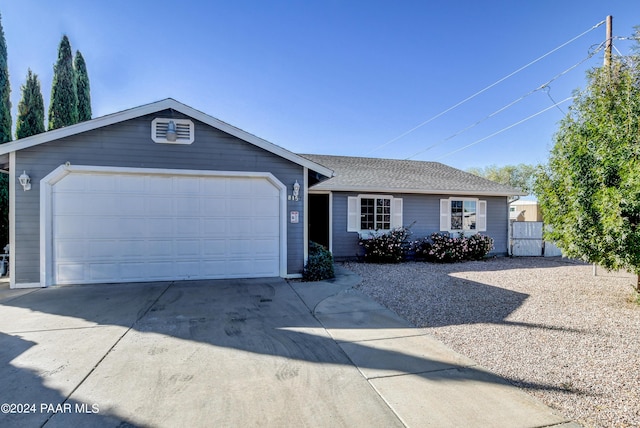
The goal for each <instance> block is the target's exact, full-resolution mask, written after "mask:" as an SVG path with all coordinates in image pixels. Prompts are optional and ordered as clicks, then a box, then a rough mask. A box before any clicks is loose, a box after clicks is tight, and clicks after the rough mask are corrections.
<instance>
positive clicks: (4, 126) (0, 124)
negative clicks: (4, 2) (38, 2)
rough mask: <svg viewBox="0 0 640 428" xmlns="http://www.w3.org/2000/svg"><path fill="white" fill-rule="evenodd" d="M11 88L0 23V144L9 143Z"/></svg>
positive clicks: (5, 44)
mask: <svg viewBox="0 0 640 428" xmlns="http://www.w3.org/2000/svg"><path fill="white" fill-rule="evenodd" d="M10 95H11V87H10V85H9V65H8V63H7V43H6V41H5V39H4V29H3V28H2V22H0V143H6V142H7V141H11V99H10Z"/></svg>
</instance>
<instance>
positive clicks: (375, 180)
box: [300, 154, 526, 196]
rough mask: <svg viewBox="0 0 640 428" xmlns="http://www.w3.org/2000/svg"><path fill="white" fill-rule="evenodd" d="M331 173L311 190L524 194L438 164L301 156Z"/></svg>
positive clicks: (311, 155)
mask: <svg viewBox="0 0 640 428" xmlns="http://www.w3.org/2000/svg"><path fill="white" fill-rule="evenodd" d="M300 156H303V157H305V158H307V159H309V160H311V161H312V162H315V163H319V164H320V165H323V166H325V167H327V168H330V169H332V170H333V171H334V173H335V176H334V177H332V178H330V179H329V180H326V181H323V182H321V183H318V184H316V185H315V186H313V187H312V189H313V190H331V191H359V192H385V193H391V192H392V193H423V194H455V195H463V194H464V195H484V196H491V195H495V196H515V195H522V196H524V195H526V194H525V193H523V192H522V191H521V190H519V189H515V188H513V187H511V186H506V185H504V184H499V183H495V182H493V181H490V180H486V179H484V178H481V177H478V176H476V175H473V174H470V173H467V172H464V171H462V170H459V169H456V168H453V167H450V166H447V165H444V164H442V163H439V162H425V161H412V160H399V159H379V158H364V157H350V156H330V155H313V154H301V155H300Z"/></svg>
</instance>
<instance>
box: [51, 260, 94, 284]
mask: <svg viewBox="0 0 640 428" xmlns="http://www.w3.org/2000/svg"><path fill="white" fill-rule="evenodd" d="M84 266H85V265H84V263H59V264H58V265H57V268H56V274H57V277H58V279H59V281H61V283H62V284H73V283H78V284H82V283H83V282H85V281H86V279H85V278H86V277H87V275H85V272H84Z"/></svg>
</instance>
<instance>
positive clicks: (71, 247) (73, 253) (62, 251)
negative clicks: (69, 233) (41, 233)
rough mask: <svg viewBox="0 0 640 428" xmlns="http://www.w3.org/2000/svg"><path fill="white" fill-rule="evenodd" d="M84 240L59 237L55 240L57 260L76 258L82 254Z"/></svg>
mask: <svg viewBox="0 0 640 428" xmlns="http://www.w3.org/2000/svg"><path fill="white" fill-rule="evenodd" d="M83 244H84V240H83V239H79V240H73V239H59V240H57V241H56V242H55V244H54V245H55V250H56V253H57V254H58V260H61V261H65V260H77V259H78V258H81V257H83V256H84V251H85V248H84V245H83Z"/></svg>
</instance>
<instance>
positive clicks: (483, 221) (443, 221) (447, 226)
mask: <svg viewBox="0 0 640 428" xmlns="http://www.w3.org/2000/svg"><path fill="white" fill-rule="evenodd" d="M454 201H461V202H462V205H463V213H464V203H465V202H469V201H472V202H475V204H476V222H475V226H476V227H475V229H469V228H467V229H465V228H464V221H463V223H462V227H463V228H462V229H453V228H452V227H451V221H452V217H453V216H452V215H451V214H452V213H451V209H452V207H451V203H452V202H454ZM440 231H441V232H449V233H460V232H462V233H465V234H475V233H478V232H486V231H487V201H485V200H480V199H478V198H460V197H450V198H448V199H440Z"/></svg>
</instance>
